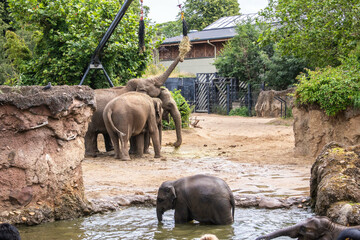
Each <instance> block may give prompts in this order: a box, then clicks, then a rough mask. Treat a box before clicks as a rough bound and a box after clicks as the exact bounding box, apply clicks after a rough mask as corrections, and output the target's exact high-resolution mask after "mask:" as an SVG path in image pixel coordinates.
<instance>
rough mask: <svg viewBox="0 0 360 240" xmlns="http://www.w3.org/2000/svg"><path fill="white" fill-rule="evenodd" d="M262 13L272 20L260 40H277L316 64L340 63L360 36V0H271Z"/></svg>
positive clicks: (281, 46)
mask: <svg viewBox="0 0 360 240" xmlns="http://www.w3.org/2000/svg"><path fill="white" fill-rule="evenodd" d="M260 15H261V16H263V17H264V18H265V20H266V21H267V22H268V23H269V25H268V29H267V30H266V31H265V32H264V33H263V34H262V36H261V37H260V42H261V43H263V44H266V43H267V42H276V43H277V48H278V49H279V51H280V52H281V53H282V54H283V55H294V56H296V57H300V58H305V59H306V60H307V61H308V63H309V64H310V66H311V67H312V68H315V67H323V66H326V65H331V66H337V65H339V64H340V61H339V58H340V57H341V56H347V54H348V53H349V52H350V51H351V50H352V49H354V48H355V46H356V43H357V42H358V41H359V40H360V34H359V29H360V1H358V0H331V1H330V0H326V1H320V0H316V1H314V0H270V2H269V5H268V7H267V8H265V9H264V10H263V11H261V12H260ZM274 22H275V23H276V26H275V27H274Z"/></svg>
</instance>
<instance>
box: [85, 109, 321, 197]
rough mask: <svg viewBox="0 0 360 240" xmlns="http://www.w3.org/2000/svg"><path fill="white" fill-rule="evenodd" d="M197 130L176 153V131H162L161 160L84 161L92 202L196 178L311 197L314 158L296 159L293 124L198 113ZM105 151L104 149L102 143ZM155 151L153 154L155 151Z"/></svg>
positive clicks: (150, 157) (265, 192)
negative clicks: (215, 178)
mask: <svg viewBox="0 0 360 240" xmlns="http://www.w3.org/2000/svg"><path fill="white" fill-rule="evenodd" d="M191 120H192V123H194V122H195V121H198V123H197V125H196V127H191V128H189V129H183V131H182V133H183V144H182V145H181V147H180V148H179V149H175V148H174V147H172V146H171V145H170V144H169V143H170V142H174V141H175V131H163V144H162V156H163V157H162V158H160V159H159V158H157V159H156V158H153V153H152V151H151V154H150V155H145V157H144V158H142V159H140V158H132V160H131V161H119V160H116V159H114V158H113V157H112V156H106V155H104V156H103V157H97V158H86V159H84V161H83V174H84V183H85V189H86V190H85V191H86V196H87V197H88V199H99V198H107V197H114V196H117V195H134V194H156V192H157V189H158V187H159V186H160V184H161V183H162V182H163V181H166V180H174V179H177V178H180V177H183V176H189V175H193V174H197V173H204V174H211V175H214V176H218V177H220V178H222V179H224V180H225V181H226V182H227V183H228V184H229V186H230V188H231V189H232V190H233V191H234V192H236V193H241V194H243V193H244V194H245V193H250V194H258V195H265V196H308V195H309V179H310V168H311V165H312V163H313V162H314V160H315V159H313V158H304V157H297V156H294V151H293V148H294V134H293V127H292V121H291V120H282V119H274V118H256V117H251V118H248V117H237V116H220V115H213V114H211V115H208V114H193V115H192V117H191ZM99 144H100V149H101V150H104V147H103V142H102V141H101V139H100V138H99ZM151 150H152V149H151Z"/></svg>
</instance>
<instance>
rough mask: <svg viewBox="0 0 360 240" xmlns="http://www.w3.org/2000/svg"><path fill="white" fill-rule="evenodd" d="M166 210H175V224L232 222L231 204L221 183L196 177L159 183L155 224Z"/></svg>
mask: <svg viewBox="0 0 360 240" xmlns="http://www.w3.org/2000/svg"><path fill="white" fill-rule="evenodd" d="M169 209H175V223H186V222H189V221H192V220H197V221H199V222H200V223H205V224H216V225H225V224H231V223H232V222H233V220H234V211H235V201H234V196H233V194H232V192H231V190H230V188H229V186H228V185H227V184H226V183H225V181H224V180H222V179H220V178H217V177H213V176H207V175H202V174H199V175H194V176H190V177H185V178H180V179H178V180H176V181H167V182H164V183H162V185H161V186H160V188H159V191H158V196H157V205H156V211H157V217H158V220H159V221H162V215H163V213H164V212H165V211H166V210H169Z"/></svg>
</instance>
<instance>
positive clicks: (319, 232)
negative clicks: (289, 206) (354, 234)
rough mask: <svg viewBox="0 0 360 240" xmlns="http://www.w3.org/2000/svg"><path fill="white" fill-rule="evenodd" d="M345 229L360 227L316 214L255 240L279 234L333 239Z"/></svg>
mask: <svg viewBox="0 0 360 240" xmlns="http://www.w3.org/2000/svg"><path fill="white" fill-rule="evenodd" d="M346 229H360V226H353V227H345V226H343V225H340V224H337V223H334V222H332V221H330V219H329V218H327V217H320V216H316V217H312V218H308V219H306V220H305V221H304V222H301V223H298V224H296V225H294V226H290V227H287V228H284V229H280V230H278V231H275V232H273V233H270V234H267V235H264V236H261V237H258V238H256V240H268V239H273V238H278V237H281V236H287V237H291V238H297V239H304V240H335V239H338V237H339V235H340V233H341V232H342V231H344V230H346ZM358 239H360V238H358Z"/></svg>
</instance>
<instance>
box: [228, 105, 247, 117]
mask: <svg viewBox="0 0 360 240" xmlns="http://www.w3.org/2000/svg"><path fill="white" fill-rule="evenodd" d="M229 115H230V116H243V117H249V109H248V108H247V107H245V106H243V107H240V108H235V109H232V110H231V111H230V112H229Z"/></svg>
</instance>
